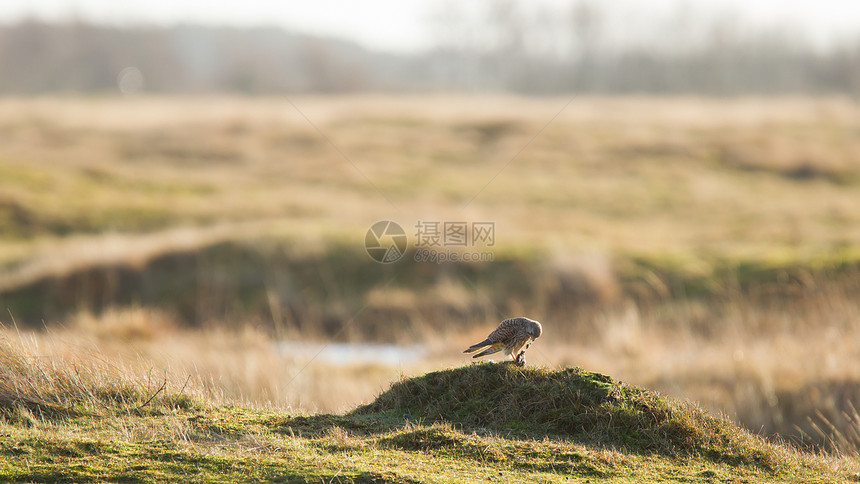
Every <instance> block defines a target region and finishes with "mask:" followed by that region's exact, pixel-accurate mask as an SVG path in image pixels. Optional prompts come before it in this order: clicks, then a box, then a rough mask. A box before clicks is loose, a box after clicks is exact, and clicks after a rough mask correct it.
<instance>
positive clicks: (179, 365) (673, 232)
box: [0, 96, 860, 451]
mask: <svg viewBox="0 0 860 484" xmlns="http://www.w3.org/2000/svg"><path fill="white" fill-rule="evenodd" d="M568 101H569V99H559V98H544V99H527V98H516V97H453V96H437V97H433V96H427V97H374V96H363V97H323V98H299V99H295V100H293V102H294V103H295V105H293V104H291V103H290V102H289V101H286V100H284V99H282V98H272V99H265V98H252V99H243V98H179V99H176V98H169V99H168V98H146V97H140V98H125V99H118V98H34V99H14V98H6V99H2V100H0V137H2V139H3V140H4V142H3V143H2V145H0V306H2V308H1V309H3V311H4V314H0V321H2V322H3V324H4V325H5V326H6V327H7V329H6V330H5V331H4V336H3V337H5V338H23V339H25V340H26V341H31V342H32V343H33V344H34V345H36V346H37V347H38V349H39V351H40V352H42V353H43V354H45V355H46V356H51V355H65V356H69V355H85V356H86V355H94V356H93V357H98V358H109V359H110V360H111V361H116V362H118V363H119V362H122V363H123V364H124V365H130V366H133V367H135V368H138V369H144V370H146V369H147V368H151V369H152V371H153V372H158V371H163V370H164V369H169V370H170V371H175V372H177V373H180V374H189V375H194V376H195V378H199V380H200V381H201V382H203V384H204V386H205V387H206V389H207V391H208V392H211V393H213V394H216V395H221V396H222V397H224V398H226V399H237V400H243V401H246V402H249V403H253V404H256V405H261V406H267V405H272V406H276V407H279V408H280V407H286V406H292V407H301V408H304V409H308V410H344V409H348V408H351V407H353V406H354V405H355V404H356V403H358V402H361V401H365V402H366V401H368V400H369V399H370V398H371V397H373V396H374V395H375V394H376V393H378V392H379V391H380V390H382V389H383V388H384V387H385V386H386V385H387V382H390V381H391V380H393V379H396V378H398V377H399V375H400V374H418V373H423V372H425V371H427V370H429V369H433V368H439V367H444V366H448V365H453V364H458V363H462V362H463V361H464V358H463V356H462V355H461V354H460V353H459V352H460V349H461V347H465V346H467V345H468V343H470V342H474V341H472V340H473V339H475V338H480V337H483V336H484V335H485V334H486V332H487V331H488V330H489V329H491V328H492V327H493V326H494V325H495V324H496V323H497V322H498V321H499V320H500V319H502V318H503V317H506V316H510V315H519V314H522V315H528V316H530V317H533V318H535V319H538V320H540V321H542V322H543V323H544V326H545V328H546V330H547V335H549V334H552V338H549V337H547V338H544V339H542V340H540V341H539V342H538V343H537V344H536V345H535V346H534V348H533V349H532V350H530V354H529V361H530V363H533V364H540V365H549V366H555V365H577V366H583V367H585V368H587V369H590V370H596V371H601V372H604V373H608V374H611V375H613V376H614V377H617V378H620V379H623V380H627V381H630V382H631V383H634V384H641V385H645V386H648V387H650V388H654V389H658V390H662V391H666V392H668V393H671V394H673V395H676V396H681V397H683V398H689V399H695V400H698V401H700V402H702V403H703V404H704V405H706V406H708V407H710V408H712V409H717V410H722V411H725V412H726V413H728V414H729V415H730V416H732V417H733V418H736V419H738V420H739V421H740V422H741V423H743V424H745V425H746V426H747V427H748V428H751V429H753V430H759V429H762V430H763V431H764V432H766V433H774V432H777V433H780V434H782V435H785V436H792V437H794V436H797V435H799V430H802V431H803V432H805V433H807V434H811V435H812V436H813V437H814V438H816V439H818V441H819V442H820V441H821V440H820V438H821V435H817V434H816V430H815V428H816V427H815V426H816V425H819V426H821V425H824V426H825V427H826V424H825V423H824V422H825V421H826V422H830V424H832V425H833V426H834V427H835V430H838V431H839V433H840V435H841V436H842V437H841V438H843V440H845V442H842V443H840V446H841V447H840V448H841V449H842V450H843V451H847V450H850V449H851V448H852V446H855V445H856V444H857V442H856V439H855V441H854V442H852V441H851V440H852V439H851V436H852V435H857V424H858V423H857V419H856V412H854V413H852V412H853V410H852V408H851V406H850V405H851V402H856V401H858V398H860V350H858V349H857V345H856V344H855V342H856V341H858V339H860V298H858V296H860V272H858V267H860V266H858V261H860V210H857V207H858V206H860V162H858V159H860V137H858V136H857V133H858V132H860V111H858V109H857V106H856V105H855V104H854V103H853V102H852V101H849V100H846V99H839V98H816V99H803V98H772V99H708V100H705V99H695V98H617V99H616V98H583V99H574V100H573V101H572V102H571V103H570V105H569V106H568V107H567V108H566V109H564V110H563V111H562V112H561V113H560V114H558V116H557V117H556V118H555V119H554V120H553V121H552V123H550V124H548V125H547V123H548V122H549V121H550V120H551V119H553V116H555V115H556V114H557V113H559V110H561V109H562V107H563V106H564V105H565V103H567V102H568ZM538 133H540V134H539V135H538V136H535V135H536V134H538ZM524 147H525V149H523V148H524ZM520 150H522V152H520ZM518 153H519V154H518ZM508 162H510V164H508ZM488 183H489V184H488ZM382 219H392V220H395V221H398V222H399V223H400V224H401V225H402V226H403V227H404V228H405V229H406V231H407V234H409V235H410V237H411V236H413V235H414V229H413V226H414V225H415V223H416V222H417V221H428V220H430V221H433V220H436V221H446V220H451V221H453V220H457V221H459V220H469V221H491V222H495V223H496V245H495V246H494V247H493V248H492V251H493V253H494V256H495V262H492V263H473V264H456V265H455V264H441V265H435V264H429V263H419V262H414V261H411V260H410V259H406V260H403V261H400V262H399V263H397V264H393V265H391V266H382V265H379V264H376V263H375V262H373V261H372V260H370V258H369V257H367V255H366V254H365V253H364V248H363V241H364V234H365V232H366V230H367V228H368V227H369V226H370V225H371V224H372V223H374V222H376V221H377V220H382ZM410 243H411V242H410ZM7 308H8V311H7ZM13 317H14V318H15V323H16V324H15V325H13V320H12V319H13ZM14 326H17V329H15V328H14ZM16 331H17V333H16ZM334 340H337V341H349V342H356V343H358V342H361V343H362V344H367V343H383V344H393V343H399V344H406V345H410V344H416V343H422V344H425V347H424V348H423V351H422V352H421V355H420V358H417V359H413V358H411V357H407V356H406V355H405V354H404V357H403V362H401V363H400V364H398V365H394V364H391V363H390V362H387V363H373V362H358V363H354V364H346V365H343V364H339V363H336V362H333V361H332V360H331V359H330V358H327V357H326V356H327V355H328V351H330V350H327V349H326V348H325V347H324V346H322V345H324V344H325V342H327V341H334ZM284 341H288V342H298V343H300V344H304V345H306V346H308V348H313V349H311V350H310V351H296V348H301V346H288V347H286V348H289V350H284V348H285V347H284V346H279V343H280V342H284ZM314 345H316V346H314ZM316 352H319V356H317V355H316ZM832 430H834V429H833V428H831V429H825V433H829V432H832ZM838 438H839V437H837V440H838Z"/></svg>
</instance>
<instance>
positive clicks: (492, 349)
mask: <svg viewBox="0 0 860 484" xmlns="http://www.w3.org/2000/svg"><path fill="white" fill-rule="evenodd" d="M499 351H502V347H501V346H491V347H489V348H487V349H485V350H484V351H482V352H480V353H478V354H477V355H474V356H472V358H477V357H479V356H486V355H492V354H493V353H498V352H499Z"/></svg>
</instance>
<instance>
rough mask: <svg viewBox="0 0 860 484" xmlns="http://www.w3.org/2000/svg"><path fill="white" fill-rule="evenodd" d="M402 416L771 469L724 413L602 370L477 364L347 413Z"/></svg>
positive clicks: (399, 386) (762, 445) (770, 456)
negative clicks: (674, 398)
mask: <svg viewBox="0 0 860 484" xmlns="http://www.w3.org/2000/svg"><path fill="white" fill-rule="evenodd" d="M388 412H391V413H396V414H399V413H403V414H406V415H408V417H409V418H411V419H413V420H417V421H419V422H422V421H423V422H436V421H445V422H449V423H452V424H455V425H459V426H462V427H464V428H465V429H469V430H472V431H477V432H478V433H481V432H483V431H486V430H491V431H494V432H498V433H501V434H503V435H506V436H508V437H521V438H528V437H541V436H549V437H555V438H561V439H565V440H573V441H577V442H580V443H584V444H588V445H598V446H604V447H611V448H616V449H619V450H623V451H626V452H636V453H660V454H664V455H670V456H681V455H686V456H690V455H697V456H703V457H707V458H709V459H711V460H715V461H721V462H726V463H732V464H736V463H744V464H753V465H757V466H761V467H764V468H768V469H770V468H773V467H774V465H775V464H776V463H775V460H776V457H775V454H774V453H773V452H771V450H772V449H771V446H770V445H769V444H767V443H766V442H764V441H762V440H761V439H759V438H757V437H755V436H753V435H751V434H749V433H748V432H746V431H745V430H743V429H740V428H738V427H737V426H736V425H735V424H733V423H732V422H730V421H728V420H727V419H724V418H718V417H715V416H712V415H709V414H707V413H705V412H704V411H702V410H700V409H699V408H697V407H695V406H693V405H691V404H685V403H681V402H677V401H670V400H668V399H666V398H664V397H662V396H660V395H659V394H657V393H654V392H650V391H646V390H642V389H639V388H636V387H632V386H630V385H626V384H624V383H622V382H618V381H614V380H612V379H611V378H610V377H608V376H606V375H601V374H598V373H590V372H587V371H584V370H582V369H579V368H568V369H564V370H559V371H553V370H547V369H542V368H518V367H516V366H514V365H511V364H493V363H485V364H477V365H471V366H466V367H461V368H454V369H449V370H444V371H438V372H434V373H428V374H426V375H424V376H421V377H417V378H412V379H407V380H403V381H400V382H398V383H395V384H394V385H392V387H391V389H389V390H388V391H386V392H384V393H383V394H382V395H380V396H379V397H378V398H377V399H376V401H374V402H373V403H371V404H369V405H366V406H363V407H359V408H358V409H356V410H355V412H354V413H355V414H358V415H360V414H368V413H388Z"/></svg>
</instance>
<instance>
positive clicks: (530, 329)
mask: <svg viewBox="0 0 860 484" xmlns="http://www.w3.org/2000/svg"><path fill="white" fill-rule="evenodd" d="M542 331H543V328H542V327H541V325H540V323H539V322H537V321H535V320H533V319H530V320H529V324H528V325H527V326H526V333H528V334H529V336H531V337H532V339H538V338H539V337H540V334H541V332H542Z"/></svg>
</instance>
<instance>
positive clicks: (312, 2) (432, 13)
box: [0, 0, 860, 52]
mask: <svg viewBox="0 0 860 484" xmlns="http://www.w3.org/2000/svg"><path fill="white" fill-rule="evenodd" d="M491 1H492V0H473V1H472V2H456V1H453V0H441V1H440V0H362V1H357V0H356V1H353V0H295V1H294V0H281V1H278V0H241V1H238V0H208V1H203V0H185V1H177V0H126V1H118V0H0V22H2V23H8V22H13V21H15V20H17V19H20V18H23V17H37V18H42V19H50V20H56V19H68V18H74V17H77V18H83V19H87V20H93V21H97V22H105V23H113V24H117V23H118V24H123V23H133V24H138V23H144V24H166V25H170V24H176V23H182V22H184V23H202V24H209V25H232V26H252V25H267V26H272V25H276V26H282V27H285V28H289V29H292V30H298V31H302V32H307V33H315V34H321V35H327V36H336V37H342V38H346V39H350V40H354V41H356V42H358V43H360V44H363V45H365V46H367V47H371V48H377V49H383V50H388V51H399V52H408V51H414V50H418V49H421V48H423V47H426V46H428V45H430V44H431V42H432V41H433V33H432V29H431V28H430V22H428V20H429V19H431V18H434V17H438V14H439V13H440V12H441V11H442V10H443V9H444V8H445V6H446V5H459V6H460V7H459V8H461V9H463V8H464V7H462V6H463V5H464V4H467V6H466V7H465V9H466V10H473V11H479V10H480V9H481V8H484V7H485V6H486V5H487V4H488V3H489V2H491ZM574 3H575V2H573V1H564V0H532V1H529V2H521V6H522V7H523V8H524V9H526V10H533V9H540V8H545V9H555V10H556V11H558V12H565V11H567V10H568V9H569V8H570V6H571V5H573V4H574ZM592 3H597V4H600V3H601V2H592ZM607 3H611V7H610V8H612V11H613V12H617V13H618V14H619V18H620V17H622V16H623V18H624V20H623V22H637V23H647V22H649V19H651V18H654V19H658V18H660V17H661V16H667V15H669V14H670V12H672V11H674V10H675V9H677V8H678V6H679V5H680V4H684V5H686V6H687V7H689V8H695V9H696V10H697V11H701V12H705V13H707V12H726V11H734V12H737V13H738V14H739V15H741V16H742V17H744V19H745V21H747V22H749V23H750V24H753V25H764V26H768V25H774V24H783V25H788V26H790V27H791V28H792V29H797V30H798V31H799V33H801V34H802V35H806V36H808V37H810V38H813V39H814V40H816V41H817V42H819V43H822V44H827V43H829V42H832V41H833V40H834V39H839V38H842V37H846V36H852V35H857V33H860V2H858V1H856V0H621V1H614V2H604V3H603V4H604V5H605V4H607ZM627 19H629V20H627ZM631 27H635V26H631Z"/></svg>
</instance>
